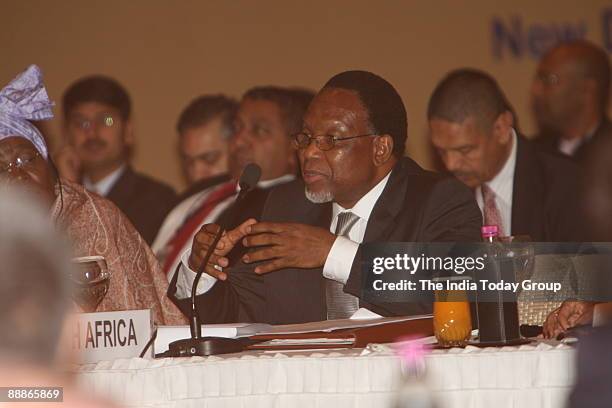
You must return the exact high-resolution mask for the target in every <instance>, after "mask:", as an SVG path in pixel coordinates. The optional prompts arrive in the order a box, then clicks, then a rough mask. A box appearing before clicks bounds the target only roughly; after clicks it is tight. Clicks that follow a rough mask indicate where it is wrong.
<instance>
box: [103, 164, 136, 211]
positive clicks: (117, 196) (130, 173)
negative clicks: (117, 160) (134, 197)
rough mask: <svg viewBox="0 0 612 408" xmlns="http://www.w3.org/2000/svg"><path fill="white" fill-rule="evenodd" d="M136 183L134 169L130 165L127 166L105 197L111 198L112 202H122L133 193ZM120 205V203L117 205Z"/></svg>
mask: <svg viewBox="0 0 612 408" xmlns="http://www.w3.org/2000/svg"><path fill="white" fill-rule="evenodd" d="M135 183H136V177H135V174H134V170H132V168H131V167H130V166H127V167H126V168H125V170H124V171H123V174H122V175H121V177H119V179H117V181H116V182H115V184H114V185H113V187H112V188H111V189H110V191H109V192H108V195H107V196H106V198H108V199H109V200H111V201H112V202H113V203H123V202H124V201H126V200H127V198H128V197H129V196H130V195H131V194H133V193H134V188H135ZM117 206H118V207H121V205H117Z"/></svg>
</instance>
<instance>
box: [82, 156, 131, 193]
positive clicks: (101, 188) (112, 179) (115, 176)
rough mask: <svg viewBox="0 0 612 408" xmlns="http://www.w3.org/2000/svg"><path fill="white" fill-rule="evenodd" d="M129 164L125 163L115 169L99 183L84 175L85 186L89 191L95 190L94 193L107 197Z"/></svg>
mask: <svg viewBox="0 0 612 408" xmlns="http://www.w3.org/2000/svg"><path fill="white" fill-rule="evenodd" d="M126 167H127V165H125V164H123V165H121V167H119V168H118V169H117V170H115V171H113V172H112V173H111V174H109V175H108V176H106V177H104V178H103V179H102V180H100V181H98V182H97V183H93V182H92V181H91V180H90V179H89V177H87V176H85V177H83V187H85V188H86V189H87V190H89V191H93V192H94V193H96V194H98V195H101V196H102V197H106V196H107V195H108V193H110V191H111V189H112V188H113V186H114V185H115V183H116V182H117V180H119V178H120V177H121V175H122V174H123V172H124V171H125V168H126Z"/></svg>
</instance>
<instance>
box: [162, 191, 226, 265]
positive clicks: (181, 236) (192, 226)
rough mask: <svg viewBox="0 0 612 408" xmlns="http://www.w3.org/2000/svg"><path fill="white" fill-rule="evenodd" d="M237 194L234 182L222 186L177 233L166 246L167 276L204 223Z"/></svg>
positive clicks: (209, 195)
mask: <svg viewBox="0 0 612 408" xmlns="http://www.w3.org/2000/svg"><path fill="white" fill-rule="evenodd" d="M235 193H236V183H235V182H233V181H230V182H227V183H225V184H222V185H220V186H219V187H218V188H217V189H215V190H214V191H212V192H211V193H210V194H208V197H206V199H205V200H204V202H203V203H202V205H200V208H199V209H198V210H197V211H195V212H194V213H193V214H192V215H191V216H189V218H188V219H187V220H186V221H185V223H184V224H183V225H182V226H181V227H180V228H179V229H178V230H177V231H176V233H175V234H174V237H173V238H172V239H171V240H170V241H169V242H168V244H166V247H167V248H169V249H168V252H167V253H168V255H167V256H166V259H165V261H164V272H166V275H167V274H168V273H169V272H170V268H171V267H172V265H173V264H174V261H175V260H176V258H177V257H178V256H179V255H180V252H181V250H182V249H183V247H184V246H185V244H186V243H187V240H189V239H190V238H191V236H192V235H193V234H194V233H195V231H196V229H197V228H199V227H200V225H201V224H202V223H203V222H204V220H205V219H206V217H207V216H208V214H210V213H211V211H212V210H214V208H215V207H216V206H217V205H218V204H219V203H221V202H222V201H224V200H225V199H227V198H228V197H230V196H232V195H234V194H235Z"/></svg>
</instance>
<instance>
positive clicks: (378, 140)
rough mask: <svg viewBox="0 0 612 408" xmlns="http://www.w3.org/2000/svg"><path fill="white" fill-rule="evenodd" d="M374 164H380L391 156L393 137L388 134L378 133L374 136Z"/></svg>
mask: <svg viewBox="0 0 612 408" xmlns="http://www.w3.org/2000/svg"><path fill="white" fill-rule="evenodd" d="M372 148H373V149H374V165H376V166H382V165H383V164H385V163H387V162H388V161H389V160H390V159H391V157H392V156H393V138H392V137H391V136H390V135H380V136H376V137H375V138H374V143H372Z"/></svg>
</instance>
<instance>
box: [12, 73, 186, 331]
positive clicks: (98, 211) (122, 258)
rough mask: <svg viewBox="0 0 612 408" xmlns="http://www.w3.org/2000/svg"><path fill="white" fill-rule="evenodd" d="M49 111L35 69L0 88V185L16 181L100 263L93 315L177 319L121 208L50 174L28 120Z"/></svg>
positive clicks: (79, 250)
mask: <svg viewBox="0 0 612 408" xmlns="http://www.w3.org/2000/svg"><path fill="white" fill-rule="evenodd" d="M52 106H53V103H52V102H51V101H50V100H49V97H48V96H47V92H46V90H45V87H44V85H43V83H42V75H41V72H40V69H39V68H38V67H37V66H35V65H32V66H30V67H29V68H28V69H27V70H26V71H24V72H23V73H21V74H20V75H19V76H17V78H15V79H14V80H13V81H12V82H11V83H10V84H9V85H7V86H6V87H5V88H4V89H2V90H1V91H0V185H1V184H19V185H21V186H24V187H26V188H28V189H29V190H30V191H32V192H34V193H35V195H36V196H37V197H40V200H41V201H42V202H43V203H45V204H46V205H48V206H49V207H50V209H51V216H52V217H53V219H54V220H55V221H56V223H57V224H58V226H60V227H61V228H62V229H64V230H65V231H66V233H67V234H68V237H69V238H70V240H71V242H72V245H73V252H74V256H91V255H100V256H103V257H104V258H105V259H106V262H107V264H108V269H109V271H110V273H111V279H110V287H109V290H108V293H107V295H106V296H105V298H104V300H103V301H102V302H101V303H100V305H99V306H98V309H97V310H98V311H112V310H129V309H151V313H152V315H153V318H154V320H155V322H156V323H157V324H177V323H182V322H184V317H183V316H182V314H181V313H180V311H179V310H178V309H177V308H176V307H175V306H174V304H173V303H172V302H171V301H170V300H169V299H168V298H167V296H166V289H167V285H168V283H167V280H166V278H165V276H164V274H163V272H162V271H161V269H160V267H159V265H158V263H157V260H156V259H155V257H154V255H153V253H152V252H151V250H150V249H149V247H148V246H147V244H146V243H145V242H144V241H143V239H142V238H141V237H140V235H139V234H138V232H136V230H135V229H134V227H133V226H132V225H131V224H130V222H129V221H128V220H127V218H126V217H125V216H124V215H123V214H122V213H121V211H119V209H117V207H115V206H114V205H113V204H112V203H111V202H110V201H107V200H105V199H104V198H102V197H99V196H97V195H95V194H93V193H90V192H88V191H86V190H85V189H84V188H83V187H81V186H80V185H77V184H74V183H71V182H68V181H66V180H62V179H60V178H59V177H58V176H57V172H56V171H55V168H54V166H53V163H52V161H51V159H50V157H49V153H48V150H47V146H46V143H45V141H44V139H43V137H42V135H41V134H40V132H39V131H38V130H37V129H36V128H35V127H34V126H33V125H32V124H31V123H30V122H29V121H30V120H44V119H50V118H52V117H53V113H52V112H51V107H52ZM152 205H154V203H153V204H152Z"/></svg>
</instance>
